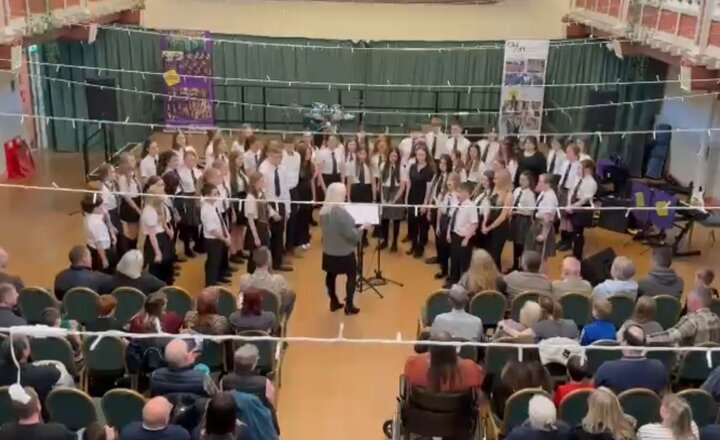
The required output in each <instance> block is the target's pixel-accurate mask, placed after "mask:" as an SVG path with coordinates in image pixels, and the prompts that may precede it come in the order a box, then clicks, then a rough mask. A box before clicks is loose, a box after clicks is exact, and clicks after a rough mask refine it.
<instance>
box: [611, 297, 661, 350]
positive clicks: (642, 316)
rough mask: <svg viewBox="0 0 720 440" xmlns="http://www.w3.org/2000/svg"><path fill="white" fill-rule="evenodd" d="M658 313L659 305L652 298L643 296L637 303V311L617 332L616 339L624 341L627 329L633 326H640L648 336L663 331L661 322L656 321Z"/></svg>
mask: <svg viewBox="0 0 720 440" xmlns="http://www.w3.org/2000/svg"><path fill="white" fill-rule="evenodd" d="M656 312H657V304H656V303H655V298H653V297H652V296H641V297H640V298H638V301H637V303H635V311H634V312H633V314H632V316H631V317H630V319H628V320H627V321H625V322H624V323H623V325H622V326H621V327H620V329H619V330H618V331H617V335H616V339H617V340H618V341H620V340H622V336H623V335H624V334H625V329H626V328H627V327H628V326H631V325H637V326H640V327H641V328H642V329H643V332H645V334H646V335H650V334H653V333H658V332H661V331H663V328H662V326H661V325H660V323H659V322H657V321H655V313H656Z"/></svg>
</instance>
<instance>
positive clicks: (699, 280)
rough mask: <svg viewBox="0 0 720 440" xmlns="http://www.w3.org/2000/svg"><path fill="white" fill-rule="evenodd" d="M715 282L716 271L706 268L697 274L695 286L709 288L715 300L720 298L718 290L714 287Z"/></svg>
mask: <svg viewBox="0 0 720 440" xmlns="http://www.w3.org/2000/svg"><path fill="white" fill-rule="evenodd" d="M713 281H715V271H713V270H712V269H710V268H708V267H704V268H702V269H700V270H698V271H697V273H695V285H698V286H701V287H707V288H708V289H710V291H711V292H712V296H713V298H718V296H719V295H718V290H717V289H716V288H714V287H713V286H712V283H713Z"/></svg>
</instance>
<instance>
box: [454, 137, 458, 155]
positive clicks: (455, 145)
mask: <svg viewBox="0 0 720 440" xmlns="http://www.w3.org/2000/svg"><path fill="white" fill-rule="evenodd" d="M457 144H458V138H455V142H454V143H453V153H455V152H457Z"/></svg>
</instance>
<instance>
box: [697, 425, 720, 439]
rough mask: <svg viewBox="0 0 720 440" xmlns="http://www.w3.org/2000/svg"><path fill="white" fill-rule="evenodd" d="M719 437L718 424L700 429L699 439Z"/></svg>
mask: <svg viewBox="0 0 720 440" xmlns="http://www.w3.org/2000/svg"><path fill="white" fill-rule="evenodd" d="M719 438H720V425H707V426H706V427H704V428H703V429H702V431H700V440H717V439H719Z"/></svg>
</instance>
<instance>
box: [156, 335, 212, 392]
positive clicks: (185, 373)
mask: <svg viewBox="0 0 720 440" xmlns="http://www.w3.org/2000/svg"><path fill="white" fill-rule="evenodd" d="M188 342H190V343H192V341H186V340H185V339H180V338H177V339H173V340H172V341H170V342H168V344H167V345H166V346H165V362H167V367H163V368H158V369H157V370H155V371H153V372H152V374H151V375H150V395H151V396H166V395H168V394H172V393H189V394H194V395H196V396H202V397H211V396H213V395H215V393H217V391H218V389H217V386H216V385H215V382H213V380H212V378H211V377H210V376H209V375H208V374H206V373H205V372H204V371H202V370H201V369H197V368H195V363H196V362H197V359H198V357H199V356H200V353H201V352H202V346H200V347H192V348H191V347H190V344H189V343H188Z"/></svg>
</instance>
